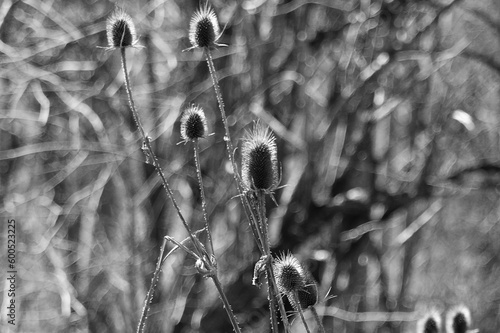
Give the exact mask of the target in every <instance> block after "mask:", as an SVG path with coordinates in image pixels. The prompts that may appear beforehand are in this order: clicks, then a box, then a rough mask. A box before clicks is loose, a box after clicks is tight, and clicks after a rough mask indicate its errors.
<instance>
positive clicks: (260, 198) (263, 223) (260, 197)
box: [257, 191, 290, 332]
mask: <svg viewBox="0 0 500 333" xmlns="http://www.w3.org/2000/svg"><path fill="white" fill-rule="evenodd" d="M257 206H258V210H259V221H260V228H261V229H262V233H263V236H264V241H265V244H263V247H264V249H265V251H266V252H265V254H264V255H266V256H268V258H269V260H268V262H267V265H266V276H267V283H268V286H269V291H268V292H269V298H270V305H269V306H270V307H271V306H272V311H271V313H274V309H275V308H276V300H277V302H278V305H279V310H280V314H281V320H282V321H283V325H284V326H285V331H286V332H288V331H290V324H289V322H288V317H287V316H286V309H285V305H284V304H283V300H282V299H281V297H280V293H279V290H278V285H277V284H276V278H275V276H274V271H273V257H272V255H271V248H270V241H269V225H268V223H267V218H266V198H265V193H264V191H258V192H257ZM271 321H272V317H271ZM276 332H278V331H276Z"/></svg>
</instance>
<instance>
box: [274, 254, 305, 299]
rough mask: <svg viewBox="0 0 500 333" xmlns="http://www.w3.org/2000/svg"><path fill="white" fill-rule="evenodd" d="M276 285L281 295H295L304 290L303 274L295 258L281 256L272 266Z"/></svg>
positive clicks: (287, 255)
mask: <svg viewBox="0 0 500 333" xmlns="http://www.w3.org/2000/svg"><path fill="white" fill-rule="evenodd" d="M273 270H274V274H275V276H276V283H277V284H278V289H279V291H280V292H281V293H286V294H288V293H292V294H293V293H295V292H298V291H299V290H301V289H302V288H304V286H305V283H306V281H305V274H304V270H303V268H302V266H301V265H300V263H299V261H298V260H297V258H295V257H294V256H293V255H292V254H290V253H289V254H286V255H282V256H281V257H279V258H278V259H276V261H275V262H274V264H273Z"/></svg>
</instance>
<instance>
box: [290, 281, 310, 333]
mask: <svg viewBox="0 0 500 333" xmlns="http://www.w3.org/2000/svg"><path fill="white" fill-rule="evenodd" d="M292 297H293V303H295V307H296V308H297V311H298V312H299V315H300V319H301V320H302V323H303V324H304V327H305V328H306V332H307V333H311V331H310V330H309V326H308V325H307V322H306V319H305V318H304V312H303V311H302V307H301V306H300V302H299V297H298V295H297V292H296V291H295V292H294V293H293V294H292Z"/></svg>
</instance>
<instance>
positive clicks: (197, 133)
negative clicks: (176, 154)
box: [181, 105, 208, 142]
mask: <svg viewBox="0 0 500 333" xmlns="http://www.w3.org/2000/svg"><path fill="white" fill-rule="evenodd" d="M207 132H208V129H207V118H206V117H205V112H203V109H202V108H201V107H199V106H196V105H192V106H190V107H189V108H187V109H186V110H185V111H184V113H183V114H182V117H181V137H182V139H183V140H184V141H186V142H187V141H196V140H198V139H201V138H204V137H205V136H206V135H207Z"/></svg>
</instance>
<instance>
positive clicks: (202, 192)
mask: <svg viewBox="0 0 500 333" xmlns="http://www.w3.org/2000/svg"><path fill="white" fill-rule="evenodd" d="M193 151H194V161H195V164H196V176H197V178H198V185H199V186H200V197H201V209H202V211H203V220H204V221H205V229H206V230H207V241H208V244H209V245H210V254H212V255H215V252H214V244H213V242H212V233H211V231H210V225H209V224H208V214H207V200H206V198H205V190H204V188H203V178H202V177H201V167H200V149H199V146H198V140H196V141H195V142H193Z"/></svg>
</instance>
